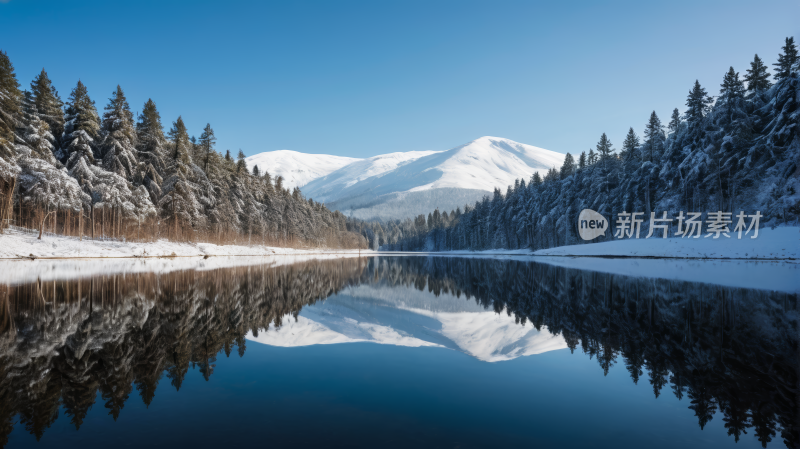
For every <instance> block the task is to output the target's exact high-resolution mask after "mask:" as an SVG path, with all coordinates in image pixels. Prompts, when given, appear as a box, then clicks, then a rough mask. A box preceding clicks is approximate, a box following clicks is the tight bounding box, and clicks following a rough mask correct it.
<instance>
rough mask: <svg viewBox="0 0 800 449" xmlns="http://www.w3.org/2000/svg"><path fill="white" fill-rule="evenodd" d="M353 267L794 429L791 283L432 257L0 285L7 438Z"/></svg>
mask: <svg viewBox="0 0 800 449" xmlns="http://www.w3.org/2000/svg"><path fill="white" fill-rule="evenodd" d="M356 283H368V284H380V285H387V286H397V285H403V286H413V287H415V288H417V289H419V290H427V291H430V292H432V293H434V294H435V295H440V294H453V295H456V296H458V297H461V296H462V295H464V296H465V297H466V298H467V299H470V298H474V300H475V301H477V302H478V303H479V304H481V305H483V306H484V307H486V308H487V309H493V310H495V311H497V312H498V313H506V314H508V315H510V316H514V317H515V319H516V321H517V322H518V323H520V324H521V325H527V323H530V324H531V325H533V326H534V327H536V328H537V329H541V328H542V327H544V326H546V327H547V329H548V330H549V331H550V332H552V333H555V334H561V335H563V337H564V339H565V341H566V342H567V346H568V347H569V348H570V350H571V351H573V352H574V351H575V350H576V349H577V348H578V347H580V348H581V349H582V350H583V351H584V353H586V354H588V355H589V357H592V358H596V360H597V363H598V364H599V367H600V369H601V370H602V371H603V373H604V374H605V373H608V371H609V370H610V369H625V370H626V371H627V372H628V373H629V375H630V376H631V379H632V380H633V381H634V382H636V383H638V382H640V381H641V382H642V383H643V384H644V382H647V384H644V385H649V387H648V388H651V389H652V390H653V393H654V395H655V397H656V398H658V397H659V396H660V395H662V394H665V392H666V393H669V392H670V391H671V392H672V394H674V395H675V396H676V397H677V398H678V399H681V400H685V401H686V402H687V407H688V408H689V409H690V410H691V413H693V414H694V415H695V416H696V418H697V420H698V424H699V425H700V426H701V427H704V426H705V425H706V424H707V423H708V422H709V421H711V420H712V419H714V417H715V415H716V414H717V412H719V413H720V414H721V419H722V421H723V425H724V427H725V428H726V429H727V431H728V433H729V434H730V435H732V436H733V437H734V438H736V439H737V440H738V438H740V436H741V435H742V434H744V433H749V432H751V431H752V432H753V433H754V434H755V435H756V437H757V438H758V439H759V441H761V442H762V444H763V445H765V446H766V444H767V443H769V442H770V441H772V440H773V439H775V438H777V437H778V435H780V438H782V439H783V441H784V442H785V444H786V445H787V446H789V447H797V446H798V444H800V437H798V424H797V420H798V409H797V404H798V383H797V382H798V331H797V321H798V297H797V295H796V294H785V293H771V292H765V291H754V290H744V289H736V288H727V287H720V286H712V285H704V284H690V283H685V282H676V281H667V280H654V279H640V278H629V277H625V276H620V275H610V274H602V273H595V272H588V271H580V270H573V269H567V268H562V267H554V266H550V265H545V264H536V263H525V262H517V261H498V260H482V259H461V258H439V257H402V258H393V257H381V258H376V259H374V260H372V261H371V262H370V263H369V264H367V265H364V262H363V261H359V260H336V261H317V262H309V263H304V264H298V265H292V266H284V267H269V266H256V267H245V268H231V269H220V270H215V271H207V272H196V271H186V272H176V273H169V274H135V275H127V276H106V277H98V278H93V279H86V280H81V281H69V282H52V281H50V282H36V283H32V284H29V285H24V286H18V287H11V288H9V287H5V286H0V436H1V437H0V444H2V443H4V442H5V440H6V439H7V437H8V435H9V434H10V432H11V430H12V425H13V423H14V421H15V417H18V419H19V422H20V423H22V424H23V425H24V426H25V428H26V429H27V430H28V431H30V432H32V433H34V434H35V435H37V436H41V435H42V434H43V432H44V431H45V430H46V429H47V428H48V427H49V426H50V425H51V424H52V423H53V422H54V420H55V419H57V418H58V413H59V406H60V405H63V411H64V413H65V414H66V415H67V416H68V417H69V419H70V421H71V422H72V424H74V425H75V427H76V428H79V427H80V425H81V423H82V422H83V420H84V419H85V417H86V415H87V413H88V411H89V409H90V408H91V407H92V406H93V405H94V403H95V399H96V397H97V395H98V393H99V395H100V397H101V400H102V403H103V406H104V407H106V408H107V409H108V411H109V414H110V415H112V417H114V419H116V418H117V417H118V416H119V414H120V412H121V410H122V408H123V407H124V405H125V402H126V401H127V400H128V399H129V397H130V396H131V394H138V395H139V396H140V397H141V399H142V401H144V403H145V404H146V405H149V404H150V403H151V402H152V401H153V399H154V397H155V392H156V388H157V387H158V385H159V382H161V380H162V376H163V375H164V374H166V379H167V381H168V383H169V384H170V385H171V386H172V387H174V388H176V389H180V387H181V385H182V382H183V380H184V378H185V376H186V375H187V373H188V371H189V368H197V369H198V371H199V373H200V375H202V376H203V377H204V378H206V379H208V378H209V377H210V376H212V375H213V372H214V367H215V364H216V358H217V357H218V356H220V353H221V352H224V353H225V356H226V357H227V356H230V354H231V353H232V352H234V348H235V349H236V351H237V352H238V354H239V356H240V357H241V356H243V355H244V352H245V349H246V346H245V338H244V337H245V335H246V334H247V333H248V332H252V333H253V334H255V335H257V334H258V332H260V331H261V332H263V331H264V330H265V329H267V328H268V327H269V326H270V324H271V323H273V324H275V325H280V323H281V320H282V319H284V317H285V316H287V315H288V314H292V315H294V316H295V317H296V316H297V314H298V313H299V311H300V309H301V308H302V307H303V306H305V305H307V304H312V303H314V302H315V301H316V300H317V299H319V298H324V297H327V296H329V295H331V294H333V293H336V292H337V291H339V290H340V289H341V288H343V287H345V286H347V285H350V284H356ZM34 380H35V381H34ZM32 381H33V383H32V384H30V382H32ZM667 387H669V388H667Z"/></svg>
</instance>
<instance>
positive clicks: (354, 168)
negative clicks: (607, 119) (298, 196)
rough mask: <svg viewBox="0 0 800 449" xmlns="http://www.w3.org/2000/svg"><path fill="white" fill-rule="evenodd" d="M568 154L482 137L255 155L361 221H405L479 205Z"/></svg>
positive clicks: (257, 161)
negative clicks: (443, 143) (426, 147)
mask: <svg viewBox="0 0 800 449" xmlns="http://www.w3.org/2000/svg"><path fill="white" fill-rule="evenodd" d="M563 159H564V155H563V154H561V153H556V152H554V151H549V150H545V149H543V148H539V147H535V146H533V145H527V144H524V143H519V142H515V141H513V140H511V139H506V138H503V137H494V136H483V137H479V138H477V139H475V140H473V141H470V142H468V143H465V144H463V145H460V146H457V147H455V148H451V149H449V150H445V151H409V152H399V153H389V154H382V155H379V156H373V157H370V158H366V159H354V158H344V157H339V156H329V155H320V154H303V153H298V152H294V151H286V150H284V151H273V152H268V153H261V154H258V155H255V156H251V157H250V158H248V159H247V161H248V165H249V166H251V167H252V165H254V164H257V165H259V169H261V170H262V171H263V170H268V171H269V172H270V173H271V174H273V176H276V175H281V176H283V177H284V179H285V182H284V185H285V186H289V187H293V186H295V185H297V186H300V187H302V190H303V194H304V195H305V196H306V197H308V198H313V199H314V200H316V201H321V202H325V203H326V204H328V206H329V207H331V208H333V209H338V210H340V211H342V212H344V213H346V214H353V215H354V216H356V217H358V218H364V219H371V218H384V219H391V218H406V217H409V216H412V215H417V214H420V213H428V212H430V211H431V210H433V209H435V208H437V207H438V208H440V209H441V210H451V209H455V208H456V207H457V206H464V204H465V203H474V202H475V201H476V200H479V199H480V198H481V197H483V195H485V194H487V193H490V192H492V191H493V190H494V189H495V188H500V189H505V188H506V186H509V185H513V184H514V181H516V180H517V179H520V178H522V179H526V180H527V179H529V178H530V177H531V176H532V175H533V173H534V172H539V173H540V174H542V175H544V174H545V173H546V172H547V170H549V169H550V168H552V167H557V166H560V165H561V163H562V162H563Z"/></svg>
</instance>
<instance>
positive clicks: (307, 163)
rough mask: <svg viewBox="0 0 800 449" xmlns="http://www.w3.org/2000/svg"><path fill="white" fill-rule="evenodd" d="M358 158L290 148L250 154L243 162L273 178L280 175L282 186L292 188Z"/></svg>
mask: <svg viewBox="0 0 800 449" xmlns="http://www.w3.org/2000/svg"><path fill="white" fill-rule="evenodd" d="M360 160H361V159H356V158H352V157H343V156H334V155H330V154H306V153H300V152H297V151H292V150H277V151H267V152H264V153H259V154H256V155H254V156H250V157H248V158H247V159H245V162H247V168H248V169H250V170H252V169H253V166H254V165H257V166H258V169H259V170H260V171H261V172H262V173H263V172H264V171H268V172H269V173H270V175H272V176H273V178H274V177H277V176H282V177H283V186H284V187H286V188H288V189H293V188H294V187H302V186H304V185H306V184H308V183H309V182H311V181H313V180H314V179H317V178H319V177H322V176H325V175H327V174H328V173H330V172H332V171H334V170H337V169H339V168H341V167H344V166H345V165H348V164H350V163H353V162H356V161H360Z"/></svg>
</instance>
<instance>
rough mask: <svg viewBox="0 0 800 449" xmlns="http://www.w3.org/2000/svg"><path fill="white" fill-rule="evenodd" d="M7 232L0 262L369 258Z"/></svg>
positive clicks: (0, 245) (319, 250)
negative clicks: (13, 260) (175, 258)
mask: <svg viewBox="0 0 800 449" xmlns="http://www.w3.org/2000/svg"><path fill="white" fill-rule="evenodd" d="M37 236H38V234H37V233H28V232H21V231H18V230H7V231H6V233H5V234H2V235H0V259H17V260H18V259H122V258H137V259H148V258H174V257H211V256H225V257H232V256H238V257H263V256H309V255H333V254H338V255H346V256H353V255H356V256H357V255H358V254H362V255H369V254H372V253H374V252H373V251H370V250H361V251H359V250H357V249H356V250H349V249H325V248H308V249H296V248H282V247H273V246H262V245H249V246H248V245H215V244H213V243H180V242H170V241H167V240H158V241H156V242H124V241H120V240H89V239H86V238H84V239H83V240H79V239H78V238H77V237H65V236H60V235H44V236H42V240H38V239H37Z"/></svg>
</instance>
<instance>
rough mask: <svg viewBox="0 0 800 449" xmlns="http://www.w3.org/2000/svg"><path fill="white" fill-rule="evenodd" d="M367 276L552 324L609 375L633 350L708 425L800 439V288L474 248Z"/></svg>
mask: <svg viewBox="0 0 800 449" xmlns="http://www.w3.org/2000/svg"><path fill="white" fill-rule="evenodd" d="M365 276H366V277H368V278H369V279H370V280H376V279H377V281H376V282H380V283H384V284H387V285H406V286H415V287H416V288H418V289H420V290H428V291H430V292H432V293H434V294H436V295H439V294H441V293H452V294H455V295H457V296H460V295H462V294H465V295H466V296H467V298H470V297H472V298H475V300H476V301H477V302H478V303H479V304H482V305H483V306H484V307H486V308H491V309H493V310H495V311H497V312H498V313H502V312H504V313H508V314H509V315H511V314H513V315H514V316H515V317H516V320H517V321H518V322H520V323H523V324H524V323H525V322H527V321H529V322H530V323H531V324H532V325H533V326H535V327H536V328H537V329H540V328H541V327H542V326H547V328H548V330H549V331H550V332H552V333H555V334H562V335H563V336H564V339H565V340H566V342H567V345H568V347H569V348H570V350H572V351H574V350H575V349H576V348H577V346H578V345H580V346H581V348H582V349H583V351H584V352H585V353H586V354H588V355H589V357H596V360H597V362H598V364H599V365H600V368H601V370H602V371H603V372H604V374H606V373H608V370H609V369H610V368H612V367H613V366H614V365H615V364H617V363H618V361H619V359H620V358H622V364H623V365H624V368H625V369H626V370H627V371H628V373H629V374H630V376H631V378H632V379H633V381H634V382H635V383H638V382H639V380H640V378H641V377H642V376H643V375H644V373H645V371H646V372H647V377H648V383H649V384H650V386H651V388H652V389H653V393H654V395H655V397H656V398H658V397H659V395H661V394H663V393H664V389H665V387H667V386H671V388H670V389H671V391H672V393H673V394H674V395H675V396H676V397H677V398H678V399H681V400H683V399H684V397H686V398H687V399H688V402H689V404H688V408H689V409H691V410H692V411H693V412H694V414H695V416H696V417H697V420H698V424H699V425H700V427H701V428H702V427H704V426H705V425H706V424H707V423H708V422H709V421H711V420H712V419H713V418H714V415H715V414H716V412H717V411H719V412H721V415H722V420H723V423H724V426H725V428H726V430H727V432H728V434H729V435H731V436H733V437H734V438H735V439H736V440H737V441H738V439H739V438H740V436H741V435H742V434H744V433H748V432H750V431H753V432H754V433H755V435H756V437H757V438H758V439H759V441H761V443H762V445H764V447H766V445H767V443H769V442H770V441H771V440H772V439H773V438H774V437H775V436H776V435H777V434H778V433H779V434H780V436H781V437H782V438H783V441H784V443H785V444H786V445H787V446H788V447H797V446H798V445H800V435H799V433H798V432H799V431H798V418H799V417H800V414H799V413H798V404H799V403H800V395H798V364H800V358H798V318H800V314H799V313H798V295H797V294H796V293H793V294H786V293H775V292H766V291H757V290H745V289H738V288H727V287H722V286H714V285H706V284H692V283H687V282H677V281H669V280H656V279H642V278H630V277H626V276H621V275H611V274H604V273H596V272H588V271H581V270H575V269H568V268H563V267H555V266H552V265H546V264H538V263H526V262H518V261H498V260H486V259H468V258H441V257H404V258H385V257H384V258H381V259H380V260H379V262H377V263H375V264H371V265H370V267H369V274H368V275H365ZM668 391H669V390H668Z"/></svg>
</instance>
